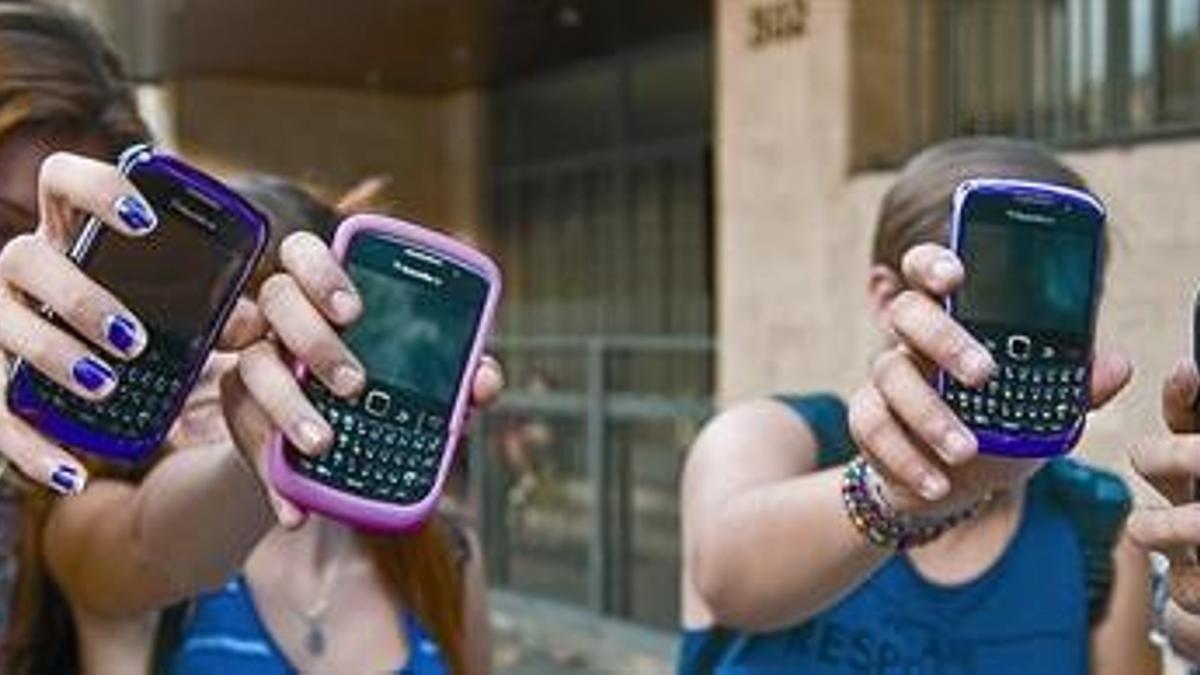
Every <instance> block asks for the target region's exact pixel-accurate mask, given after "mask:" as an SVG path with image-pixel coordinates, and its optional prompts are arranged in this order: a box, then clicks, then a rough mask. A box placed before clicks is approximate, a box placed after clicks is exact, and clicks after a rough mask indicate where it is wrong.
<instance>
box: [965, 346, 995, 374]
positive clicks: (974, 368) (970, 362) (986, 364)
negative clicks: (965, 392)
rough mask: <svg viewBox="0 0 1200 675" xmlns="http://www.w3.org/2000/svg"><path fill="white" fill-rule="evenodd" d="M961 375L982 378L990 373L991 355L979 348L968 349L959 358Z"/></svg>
mask: <svg viewBox="0 0 1200 675" xmlns="http://www.w3.org/2000/svg"><path fill="white" fill-rule="evenodd" d="M959 366H961V367H962V371H963V375H965V376H966V377H968V378H970V379H972V380H982V379H985V378H987V377H988V376H989V375H991V374H992V357H991V355H990V354H988V353H987V352H984V351H982V350H979V349H968V350H967V351H965V352H963V355H962V356H961V357H960V358H959Z"/></svg>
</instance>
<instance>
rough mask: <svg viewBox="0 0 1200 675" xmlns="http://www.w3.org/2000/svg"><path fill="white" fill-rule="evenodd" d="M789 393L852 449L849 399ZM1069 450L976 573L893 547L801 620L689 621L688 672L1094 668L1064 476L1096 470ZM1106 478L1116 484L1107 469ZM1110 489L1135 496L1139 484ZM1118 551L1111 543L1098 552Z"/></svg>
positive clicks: (824, 432) (684, 661)
mask: <svg viewBox="0 0 1200 675" xmlns="http://www.w3.org/2000/svg"><path fill="white" fill-rule="evenodd" d="M788 402H789V404H792V405H793V407H794V408H796V410H797V412H798V413H800V414H801V415H802V416H803V417H804V418H805V420H806V421H807V422H809V425H810V427H812V429H813V431H814V435H816V436H817V438H818V440H819V441H820V442H821V444H822V445H823V446H824V447H823V452H825V451H826V450H828V449H829V448H831V447H832V448H833V449H834V450H836V451H838V453H837V454H839V455H842V456H844V455H845V451H846V450H848V448H850V447H852V444H851V442H850V439H849V435H848V434H847V433H846V432H845V410H844V407H843V406H841V403H840V401H835V402H834V403H835V404H831V403H830V402H829V401H828V400H818V401H812V400H808V401H801V402H800V405H796V402H795V401H788ZM1064 461H1065V460H1056V462H1052V463H1051V464H1050V465H1048V466H1047V467H1046V468H1044V469H1042V470H1041V471H1040V472H1039V474H1038V475H1037V476H1035V478H1034V479H1033V480H1032V481H1031V482H1030V484H1029V486H1028V488H1027V490H1026V496H1025V501H1024V504H1023V506H1022V514H1021V521H1020V524H1019V526H1018V528H1017V532H1016V534H1015V536H1014V537H1013V540H1012V541H1011V542H1010V543H1009V545H1008V547H1007V549H1006V550H1005V551H1004V552H1003V554H1002V555H1001V557H1000V558H999V559H998V560H997V561H996V563H994V564H993V565H992V566H991V568H989V569H988V570H986V571H985V572H984V573H983V574H982V575H980V576H979V577H977V578H976V579H974V580H972V581H970V582H968V583H965V584H960V585H955V586H942V585H938V584H934V583H931V582H929V581H927V580H926V579H925V578H923V577H922V576H921V575H920V573H919V572H918V571H917V569H916V568H915V567H914V566H913V565H912V563H911V562H910V561H909V559H908V558H907V557H906V556H900V555H898V556H893V557H892V558H891V559H890V560H889V561H888V562H886V563H885V564H884V565H883V566H882V567H880V568H879V569H878V570H877V571H876V572H875V573H874V574H872V575H871V576H870V577H869V578H868V579H867V580H866V581H865V582H864V583H863V584H861V585H860V586H859V587H858V588H856V589H854V590H853V591H851V592H850V593H849V594H848V595H847V596H846V597H844V598H843V599H842V600H841V601H839V602H838V603H837V604H835V605H834V606H832V607H830V608H829V609H827V610H825V611H824V612H822V613H821V614H818V615H817V616H815V617H814V618H812V619H810V620H808V621H806V622H804V623H802V624H799V625H796V626H792V627H789V628H786V629H783V630H779V631H775V632H769V633H742V632H738V631H733V630H729V629H725V628H722V627H719V626H714V627H712V628H708V629H705V630H692V631H685V632H684V635H683V640H682V643H681V653H680V659H679V667H678V672H679V673H680V675H710V674H711V675H734V674H736V675H756V674H759V673H771V674H776V673H785V672H786V673H793V672H794V673H804V674H805V675H867V674H870V675H1010V674H1011V673H1017V672H1019V673H1022V675H1042V674H1045V675H1051V674H1053V675H1087V673H1088V672H1089V664H1088V661H1089V637H1090V624H1089V606H1090V604H1091V602H1092V600H1093V598H1092V597H1091V596H1092V589H1091V588H1089V586H1090V585H1091V584H1089V581H1088V578H1089V575H1090V574H1092V569H1093V567H1095V566H1089V565H1088V564H1087V561H1086V560H1085V558H1086V557H1088V556H1085V547H1086V546H1087V538H1086V537H1082V536H1080V533H1079V530H1078V528H1079V524H1078V523H1077V522H1076V519H1075V518H1073V516H1072V514H1071V512H1070V511H1069V510H1068V509H1065V508H1064V507H1063V506H1062V504H1063V503H1064V500H1063V498H1062V496H1061V494H1062V493H1063V490H1062V488H1061V485H1069V484H1073V483H1071V480H1072V479H1073V478H1078V476H1077V475H1076V473H1077V472H1078V471H1080V470H1084V471H1092V470H1090V469H1080V468H1079V467H1080V465H1078V464H1075V463H1074V462H1068V463H1066V464H1062V465H1061V466H1060V465H1059V462H1064ZM823 463H824V462H823ZM1072 472H1076V473H1072ZM1064 476H1066V477H1064ZM1100 483H1101V484H1103V485H1104V486H1106V487H1105V489H1106V490H1108V489H1111V483H1109V482H1107V480H1103V481H1100ZM1106 498H1109V499H1117V498H1120V499H1126V500H1127V499H1128V493H1127V492H1124V491H1122V492H1121V494H1120V495H1114V494H1108V495H1106ZM1095 503H1096V504H1098V505H1099V504H1101V503H1102V502H1100V501H1097V502H1095ZM1096 510H1098V511H1099V510H1103V509H1101V508H1097V509H1096ZM1117 511H1118V512H1121V511H1120V509H1118V510H1117ZM1094 538H1095V537H1094ZM1110 556H1111V554H1110V553H1109V551H1107V550H1106V551H1104V552H1103V555H1101V556H1099V557H1100V558H1101V559H1103V560H1104V561H1109V560H1110V559H1111V558H1110ZM1110 564H1111V563H1110ZM1104 590H1105V592H1106V590H1107V587H1106V586H1105V587H1104ZM1101 600H1102V601H1106V600H1107V597H1104V598H1102V599H1101Z"/></svg>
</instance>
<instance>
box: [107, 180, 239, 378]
mask: <svg viewBox="0 0 1200 675" xmlns="http://www.w3.org/2000/svg"><path fill="white" fill-rule="evenodd" d="M131 179H132V180H133V181H134V183H135V184H136V185H137V186H138V189H139V190H141V191H142V193H143V194H144V195H145V196H146V198H147V200H149V201H150V203H151V204H152V205H153V206H154V208H155V212H156V214H157V215H158V217H159V225H158V228H157V229H155V230H154V232H152V233H151V234H150V235H148V236H146V237H143V238H140V239H131V238H128V237H121V236H117V235H114V234H111V233H102V234H101V235H100V236H99V237H98V238H97V239H96V240H95V242H94V243H93V245H92V247H91V249H90V250H89V252H88V255H87V260H86V263H85V269H86V270H87V272H88V274H89V275H91V276H92V277H93V278H94V279H96V280H97V281H98V282H99V283H101V284H103V285H104V286H105V287H106V288H107V289H108V290H109V291H111V292H112V293H113V294H114V295H116V297H118V298H121V299H122V301H123V302H125V303H126V305H127V306H128V307H129V308H130V309H131V310H133V312H134V313H135V314H137V315H138V317H139V318H141V320H142V322H143V323H144V324H145V325H146V329H147V330H148V331H149V332H150V342H151V344H152V345H153V346H154V347H155V348H157V349H160V350H162V351H164V352H166V353H167V355H168V356H169V357H171V358H173V359H179V360H182V361H188V362H190V361H192V360H194V358H195V357H196V355H197V352H199V351H200V350H202V349H203V348H204V345H205V342H206V338H207V337H208V332H209V324H210V323H211V322H212V321H213V319H214V317H216V316H217V315H218V313H219V312H220V310H221V308H222V307H223V306H224V304H225V303H226V302H227V301H228V300H229V294H230V293H231V292H233V290H234V289H235V285H236V282H237V281H238V278H239V277H240V275H241V274H242V272H243V271H244V270H245V269H246V266H247V264H249V262H250V259H251V258H252V257H253V255H254V241H253V240H252V239H251V237H249V236H246V235H245V234H244V233H243V228H242V227H241V226H239V225H238V224H237V223H233V222H219V221H218V222H213V221H217V220H218V219H223V218H228V216H222V214H219V213H216V212H214V213H211V214H202V215H203V218H204V220H200V219H197V218H196V217H194V215H193V214H194V212H195V210H196V209H198V208H199V207H200V204H199V203H196V204H195V205H194V206H193V207H192V210H191V211H189V210H188V209H189V206H188V204H187V202H185V201H182V200H183V199H184V195H180V194H179V193H177V192H176V188H175V187H173V186H172V185H171V184H170V183H169V182H168V181H167V180H166V179H164V178H163V177H161V176H159V175H157V174H152V175H148V176H145V177H142V176H138V175H137V174H136V173H135V174H134V175H132V176H131ZM205 220H207V221H208V222H209V224H210V225H212V224H215V225H216V226H217V228H216V229H210V228H209V227H208V226H206V225H205V224H204V221H205Z"/></svg>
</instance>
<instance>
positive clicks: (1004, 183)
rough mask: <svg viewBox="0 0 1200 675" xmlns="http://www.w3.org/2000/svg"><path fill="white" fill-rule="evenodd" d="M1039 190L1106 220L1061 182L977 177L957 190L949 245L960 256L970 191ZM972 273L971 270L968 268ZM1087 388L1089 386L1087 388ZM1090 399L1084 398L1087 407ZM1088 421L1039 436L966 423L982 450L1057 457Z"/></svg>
mask: <svg viewBox="0 0 1200 675" xmlns="http://www.w3.org/2000/svg"><path fill="white" fill-rule="evenodd" d="M1031 191H1032V192H1038V193H1041V194H1050V195H1053V196H1054V198H1055V199H1057V200H1069V201H1071V202H1073V203H1074V204H1075V205H1076V206H1077V207H1079V208H1085V209H1090V210H1093V211H1094V212H1095V213H1096V214H1097V216H1098V218H1099V221H1100V223H1101V224H1102V225H1103V223H1104V219H1105V212H1104V207H1103V206H1102V205H1101V204H1100V202H1099V201H1097V200H1096V198H1095V197H1093V196H1091V195H1090V194H1088V193H1086V192H1082V191H1080V190H1074V189H1071V188H1067V187H1061V186H1058V185H1050V184H1046V183H1038V182H1034V181H1027V180H1017V179H1008V178H977V179H972V180H967V181H964V182H963V183H962V184H960V185H959V186H958V189H957V190H955V192H954V209H953V213H952V218H951V229H950V248H951V249H952V250H953V251H954V252H955V254H958V255H960V256H961V253H962V250H961V245H962V228H963V219H962V214H963V207H964V205H965V203H966V200H967V198H968V196H969V195H971V194H978V193H982V192H991V193H999V194H1004V195H1016V194H1020V193H1028V192H1031ZM1103 251H1104V239H1103V237H1101V239H1100V243H1099V244H1098V245H1097V246H1096V259H1095V261H1094V264H1093V266H1092V269H1093V275H1092V288H1094V289H1097V290H1096V292H1094V293H1093V294H1092V307H1091V311H1090V315H1091V325H1090V326H1089V328H1088V337H1089V342H1092V341H1094V339H1095V335H1096V308H1097V304H1098V302H1099V299H1100V293H1099V290H1098V289H1099V288H1100V279H1101V276H1102V274H1103V265H1104V253H1103ZM967 273H968V274H970V270H968V271H967ZM955 297H956V295H954V294H952V295H950V296H948V297H947V298H946V300H945V306H946V311H947V312H948V313H949V314H950V315H951V316H955V317H957V314H956V312H955V309H956V306H955ZM1091 361H1092V353H1091V347H1090V346H1089V352H1088V362H1087V364H1085V366H1086V368H1087V375H1086V376H1085V377H1084V381H1085V382H1087V381H1090V378H1091V372H1092V367H1091V366H1092V364H1091ZM949 377H950V375H949V374H948V373H946V371H944V370H939V371H938V380H937V385H938V393H939V394H941V395H942V396H945V394H946V382H947V378H949ZM1085 390H1086V387H1085ZM1086 403H1087V401H1084V404H1085V406H1084V407H1085V409H1086ZM1085 420H1086V413H1085V414H1084V415H1080V416H1079V419H1078V420H1076V421H1075V424H1074V425H1072V426H1071V428H1070V429H1069V430H1067V431H1066V432H1063V433H1060V434H1049V435H1043V436H1036V435H1032V434H1007V433H1004V432H1001V431H997V430H995V429H980V428H976V427H975V426H974V425H972V424H970V423H969V422H966V421H965V420H964V423H966V424H967V426H968V427H969V428H970V429H971V431H972V432H973V433H974V434H975V437H976V439H977V440H978V442H979V452H981V453H983V454H988V455H998V456H1002V457H1054V456H1057V455H1064V454H1066V453H1068V452H1070V451H1071V449H1072V448H1074V447H1075V444H1076V443H1078V442H1079V438H1080V437H1081V436H1082V435H1083V428H1084V424H1085Z"/></svg>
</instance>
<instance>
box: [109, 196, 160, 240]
mask: <svg viewBox="0 0 1200 675" xmlns="http://www.w3.org/2000/svg"><path fill="white" fill-rule="evenodd" d="M113 210H114V211H116V212H117V216H118V217H120V219H121V220H122V221H123V222H124V223H125V224H126V225H128V226H129V229H131V230H133V231H134V232H150V231H152V230H153V229H154V228H155V227H158V216H156V215H154V210H153V209H151V208H150V205H149V204H147V203H146V202H144V201H142V199H141V198H140V197H138V196H136V195H121V196H120V197H117V201H116V202H115V203H114V204H113Z"/></svg>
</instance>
